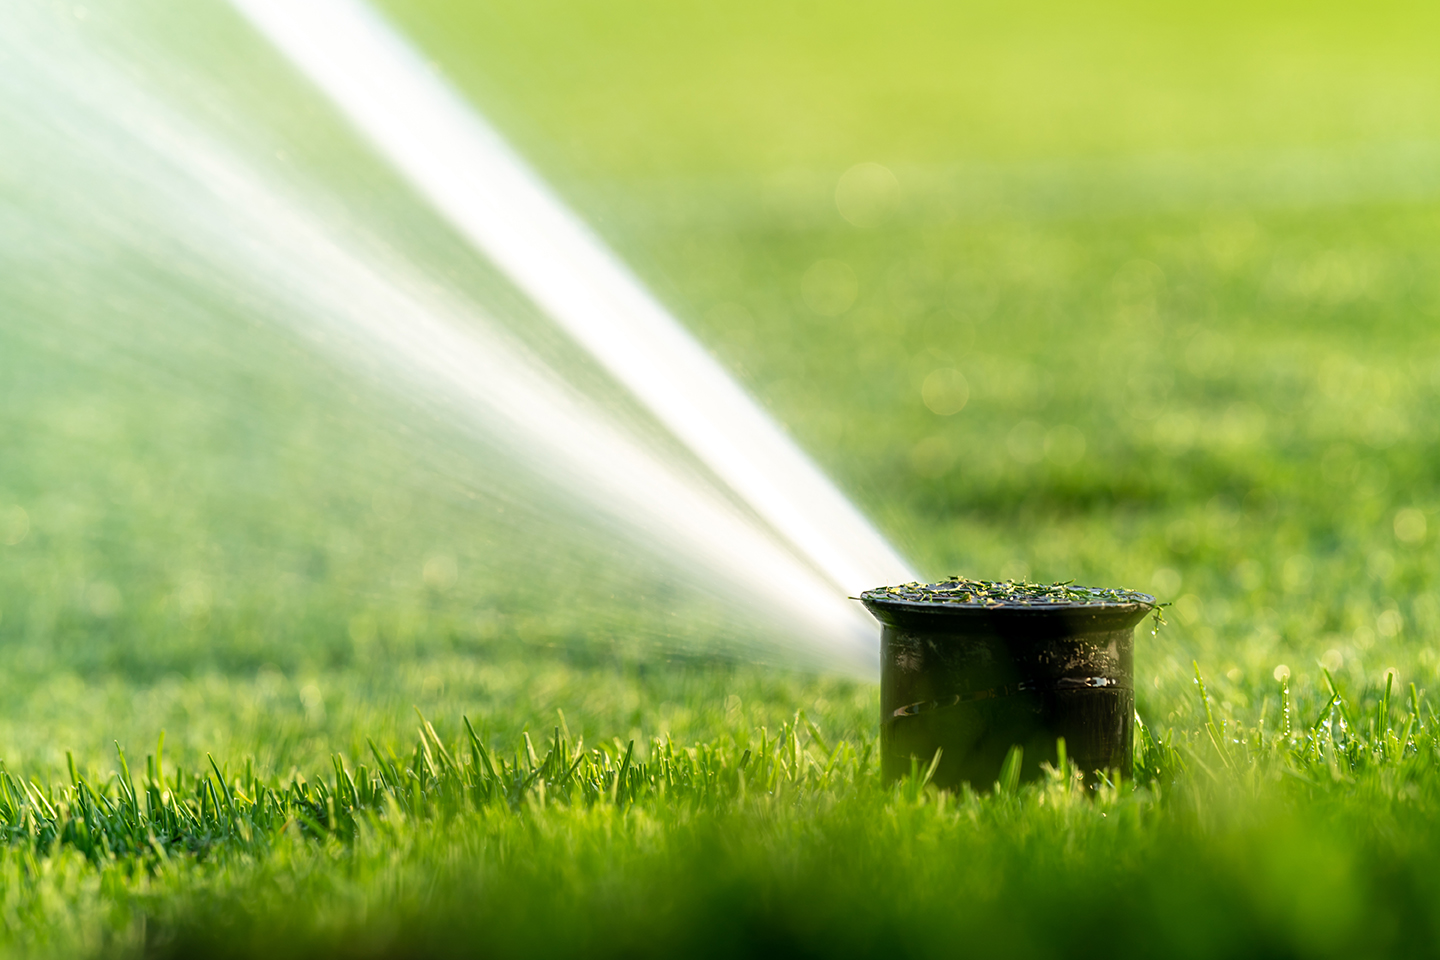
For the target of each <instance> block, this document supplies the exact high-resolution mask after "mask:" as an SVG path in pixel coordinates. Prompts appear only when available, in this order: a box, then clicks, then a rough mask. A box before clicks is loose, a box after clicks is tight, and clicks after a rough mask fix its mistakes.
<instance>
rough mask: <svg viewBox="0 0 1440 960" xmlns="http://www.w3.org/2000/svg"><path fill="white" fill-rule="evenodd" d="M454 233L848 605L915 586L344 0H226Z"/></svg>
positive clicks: (482, 131)
mask: <svg viewBox="0 0 1440 960" xmlns="http://www.w3.org/2000/svg"><path fill="white" fill-rule="evenodd" d="M231 2H232V3H234V5H235V6H236V7H237V8H238V9H240V10H241V11H242V12H244V13H245V15H246V16H248V17H249V18H250V20H251V22H252V23H254V24H255V25H256V26H257V27H258V28H259V29H260V30H262V31H263V32H264V33H265V34H266V35H267V36H268V37H269V38H270V39H271V40H272V41H273V42H274V43H275V45H276V46H277V47H279V48H280V49H281V50H283V51H284V52H285V53H286V55H288V56H289V57H290V59H291V60H292V61H293V62H294V63H295V65H296V66H297V67H299V68H300V69H301V70H302V71H304V73H305V74H306V75H307V76H308V77H309V78H310V79H311V80H313V81H314V82H315V83H316V85H318V86H319V87H320V88H321V89H323V90H324V91H325V92H326V94H328V95H329V96H330V98H331V99H332V100H333V101H334V102H335V103H336V105H338V106H339V107H340V108H341V110H343V111H344V112H345V115H346V116H347V117H348V118H349V119H350V120H351V122H353V123H354V124H355V126H356V127H357V128H358V129H359V130H361V131H362V132H363V133H364V134H365V136H366V137H367V138H368V139H369V140H370V142H371V143H372V144H373V145H374V146H375V148H376V149H377V150H378V151H379V152H380V153H381V154H383V155H384V156H385V157H386V158H388V159H389V160H390V162H392V163H393V164H394V165H395V167H396V168H397V169H399V170H400V171H401V172H402V173H403V174H404V175H405V176H406V177H407V178H408V179H409V180H410V182H411V183H412V184H413V185H414V186H415V187H416V188H417V189H418V190H419V191H420V193H421V194H423V195H424V196H425V197H427V198H428V199H429V200H430V202H431V203H432V204H433V205H434V206H435V208H436V210H437V211H439V212H440V213H441V214H442V215H443V216H444V217H445V218H446V219H447V220H449V221H450V222H451V223H452V224H453V225H454V226H455V227H456V229H457V230H459V231H460V233H462V234H463V235H464V236H465V237H466V238H467V239H469V240H470V242H471V243H473V244H474V245H475V246H476V248H477V249H479V250H480V251H481V252H483V253H484V254H485V255H486V256H487V257H488V258H490V260H492V261H493V262H494V263H495V264H497V265H498V266H499V267H500V268H501V269H502V270H503V271H505V273H506V274H507V275H508V276H509V277H510V278H511V279H512V280H513V281H514V282H515V284H516V285H517V286H518V287H520V289H522V290H524V291H525V293H526V294H528V295H529V296H530V297H531V298H532V299H533V300H534V301H535V302H536V303H537V304H538V305H539V306H540V307H541V308H542V309H543V310H545V312H546V313H547V314H549V315H550V316H551V317H552V318H554V320H555V321H556V322H557V323H559V324H560V325H561V326H562V327H563V328H564V329H565V330H566V331H567V332H569V333H570V335H571V336H573V337H574V338H575V339H576V340H577V341H578V342H579V343H580V344H582V345H583V346H584V347H585V349H586V350H588V351H589V352H590V353H591V354H592V355H593V356H594V357H595V358H596V359H597V360H598V361H599V362H600V363H601V364H602V365H603V366H604V367H605V369H607V370H608V371H610V373H611V374H613V375H614V376H615V377H616V378H617V379H618V380H620V381H621V382H622V383H623V384H625V386H626V387H627V388H628V389H629V390H630V391H632V392H633V393H634V395H635V396H636V397H637V398H638V399H639V400H640V401H641V402H642V403H644V404H645V406H646V407H647V408H648V409H649V410H650V411H651V412H652V413H653V414H654V415H655V416H656V417H657V418H659V420H660V421H661V422H662V423H664V424H665V425H666V426H667V427H668V428H669V429H670V430H671V431H673V432H674V434H675V435H676V436H677V437H679V438H680V440H682V441H683V442H684V443H685V444H686V446H688V447H689V448H690V449H691V450H693V451H694V452H695V454H696V455H697V456H699V457H700V459H701V460H702V461H704V463H705V464H706V465H707V466H709V467H710V468H711V469H712V470H714V471H715V473H716V474H717V475H718V476H719V477H720V478H721V479H723V480H724V481H725V482H726V483H728V484H729V485H730V486H731V487H732V488H733V489H734V490H735V491H736V492H737V493H738V494H739V495H740V496H741V497H742V498H743V499H744V500H745V502H746V503H748V504H749V505H750V506H751V507H752V508H754V509H755V511H756V512H757V513H759V514H760V516H761V517H763V518H764V519H765V520H766V521H767V522H768V523H769V524H770V525H771V526H773V527H774V528H775V529H776V530H777V531H779V532H780V533H781V534H782V535H783V536H784V537H785V538H786V539H788V540H789V541H790V542H791V543H792V544H793V545H794V547H795V548H796V549H797V550H799V551H800V553H801V555H802V556H804V557H805V558H806V559H808V560H809V561H810V562H812V563H813V564H814V565H815V566H817V567H818V568H819V569H820V570H821V571H822V572H823V573H824V574H825V575H826V576H827V577H829V579H830V580H831V581H832V582H833V583H834V584H835V585H836V586H837V587H838V588H839V589H840V590H841V591H843V592H847V593H859V592H860V591H861V590H865V589H867V588H869V587H873V586H876V585H878V584H882V583H897V582H902V581H905V580H911V579H914V577H913V575H912V574H911V573H910V570H909V568H908V567H907V566H906V564H905V562H904V561H903V560H901V559H900V557H899V555H897V554H896V553H895V551H894V550H893V549H891V547H890V545H889V544H887V543H886V542H885V540H884V538H882V537H881V536H880V535H879V534H878V533H877V532H876V531H875V529H874V528H873V527H872V526H871V525H870V524H869V523H868V522H867V521H866V520H865V518H864V517H862V516H861V515H860V514H859V512H858V511H857V510H856V509H855V508H854V506H853V505H852V504H851V503H850V502H849V501H848V500H846V499H845V497H844V496H843V495H842V494H840V492H839V491H838V490H836V489H835V487H834V486H833V485H832V484H831V483H830V481H829V480H828V479H827V478H826V477H825V476H824V475H823V474H822V473H820V471H819V470H817V469H816V468H815V466H814V465H813V464H812V463H811V462H810V460H809V459H808V458H807V457H806V456H805V455H804V454H803V453H802V452H801V451H800V450H799V449H798V448H797V447H796V446H795V444H794V443H793V442H792V441H791V440H790V439H789V438H788V437H786V436H785V435H784V434H783V433H782V432H781V430H780V429H779V428H778V427H777V426H776V424H775V423H774V421H773V420H771V419H770V417H768V416H767V415H766V414H765V413H764V411H762V410H761V409H760V408H759V407H758V406H757V405H756V404H755V403H754V401H753V400H751V399H750V397H748V396H746V394H745V392H744V391H743V390H741V389H740V388H739V387H738V386H737V385H736V384H735V382H734V380H732V379H731V378H730V377H729V376H728V375H727V374H726V373H725V371H724V370H722V369H721V368H720V367H719V365H717V364H716V363H715V361H714V360H712V359H711V358H710V356H709V355H708V354H707V353H706V352H705V350H704V349H703V348H702V347H701V346H700V345H699V344H698V343H696V342H695V340H694V339H693V338H692V337H690V336H689V335H688V334H687V333H686V331H685V330H684V328H683V327H681V326H680V324H679V323H678V322H677V321H676V320H675V318H674V317H672V316H671V315H670V314H669V313H668V312H667V311H666V310H665V308H664V307H663V306H661V304H660V303H659V302H658V301H656V299H655V298H654V297H653V296H652V295H651V294H650V292H649V291H648V290H646V289H645V287H644V286H643V285H642V284H641V283H640V282H639V280H637V279H636V278H635V276H634V275H633V274H632V273H631V272H630V271H629V270H628V269H626V267H625V265H624V264H623V263H621V262H620V260H619V259H618V258H617V257H616V256H615V255H614V254H613V253H611V252H610V251H609V250H608V249H606V247H605V246H604V244H603V243H602V242H601V241H600V240H599V239H598V238H597V237H596V236H595V235H594V234H593V233H592V232H591V231H590V230H589V229H587V228H586V226H585V225H584V224H583V223H582V222H581V221H580V220H579V219H578V218H577V217H576V216H575V215H574V214H573V213H572V212H571V211H570V210H569V209H567V208H566V207H565V205H564V204H563V203H562V202H561V201H560V200H559V198H558V197H556V196H555V194H554V193H553V192H552V191H551V190H550V189H549V188H548V187H546V185H545V184H544V183H543V182H542V181H541V180H540V179H539V178H538V177H537V176H536V175H535V173H534V172H533V171H532V170H531V169H530V168H529V167H528V166H526V164H525V163H524V161H523V160H521V159H520V157H519V156H517V155H516V154H515V153H514V152H513V151H512V150H510V149H509V147H508V146H507V145H506V144H505V142H504V141H503V140H502V139H501V138H500V136H499V135H498V134H497V133H496V132H495V130H493V129H492V128H491V127H490V126H488V125H487V124H486V123H485V122H484V120H483V119H482V118H481V117H480V116H479V115H478V114H477V113H476V112H475V111H474V110H473V109H471V108H470V106H469V105H468V104H467V103H466V102H465V101H464V100H463V99H462V98H461V97H460V96H459V95H458V94H457V93H456V92H455V91H454V90H452V89H451V88H450V87H448V86H447V85H446V84H445V83H444V81H443V80H441V79H440V78H439V77H438V76H437V75H436V74H435V73H434V71H433V70H431V69H430V68H428V67H427V66H426V64H425V62H424V61H423V60H422V59H421V58H420V57H419V56H418V55H417V54H416V53H415V52H414V51H413V50H411V49H410V48H409V47H408V46H407V45H406V44H405V43H404V41H403V40H401V39H400V37H399V36H398V35H397V34H396V33H395V32H394V31H393V30H391V29H390V28H389V27H388V26H387V25H386V24H385V23H384V22H383V21H382V20H381V19H380V18H379V17H378V16H377V15H375V14H374V13H373V12H372V11H370V10H369V9H368V8H367V7H365V6H363V5H362V4H360V3H358V2H355V0H231Z"/></svg>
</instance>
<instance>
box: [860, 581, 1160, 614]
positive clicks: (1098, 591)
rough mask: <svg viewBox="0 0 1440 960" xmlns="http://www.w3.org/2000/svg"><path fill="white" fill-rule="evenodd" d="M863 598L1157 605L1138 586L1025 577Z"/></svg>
mask: <svg viewBox="0 0 1440 960" xmlns="http://www.w3.org/2000/svg"><path fill="white" fill-rule="evenodd" d="M860 599H862V600H902V601H904V602H906V603H942V604H946V605H957V606H975V607H1037V606H1057V605H1062V604H1063V605H1065V606H1076V605H1081V606H1091V605H1101V604H1104V605H1113V604H1135V603H1139V604H1145V605H1146V606H1150V605H1153V604H1154V603H1155V598H1154V597H1152V596H1150V595H1149V594H1148V593H1141V592H1139V591H1138V590H1124V589H1118V588H1112V587H1078V586H1075V585H1074V584H1073V583H1069V582H1064V583H1027V582H1025V581H1023V580H971V579H969V578H967V577H950V578H949V579H948V580H941V581H939V582H937V583H902V584H900V585H899V586H896V587H877V588H875V589H874V590H866V591H865V592H864V593H862V594H861V595H860Z"/></svg>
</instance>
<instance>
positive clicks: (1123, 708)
mask: <svg viewBox="0 0 1440 960" xmlns="http://www.w3.org/2000/svg"><path fill="white" fill-rule="evenodd" d="M860 599H861V601H862V602H864V604H865V606H866V608H868V609H869V611H870V612H871V614H873V615H874V616H875V618H876V619H877V620H879V621H880V623H881V624H882V626H883V631H882V634H881V641H880V750H881V772H882V775H883V776H884V777H885V779H886V780H896V779H899V778H900V777H903V776H904V775H905V774H907V773H908V772H909V771H910V769H911V765H912V759H911V758H912V757H913V758H914V759H915V760H916V761H918V762H919V763H920V764H921V765H922V766H925V765H927V764H929V763H930V762H931V761H932V760H933V759H934V758H935V755H936V752H937V751H939V754H940V756H939V760H938V762H937V763H936V765H935V769H934V772H933V776H932V780H931V782H933V783H935V784H936V785H937V786H941V787H954V786H958V785H960V784H961V783H969V784H970V785H971V786H972V787H974V788H976V789H984V788H987V787H989V786H990V785H991V784H992V783H994V782H995V781H996V779H997V778H998V777H999V775H1000V772H1001V768H1002V766H1003V765H1004V763H1005V759H1006V757H1007V755H1009V753H1010V751H1011V749H1012V748H1013V747H1019V748H1020V751H1021V752H1020V760H1021V767H1020V771H1019V774H1020V778H1021V779H1029V778H1033V777H1035V776H1038V775H1039V773H1040V769H1041V764H1042V763H1045V762H1050V763H1054V762H1056V760H1057V759H1058V751H1057V741H1058V740H1060V739H1063V740H1064V742H1065V750H1066V755H1067V758H1068V760H1069V761H1070V762H1071V763H1072V764H1073V765H1074V766H1075V767H1076V768H1077V769H1079V770H1082V771H1084V772H1085V773H1086V774H1087V775H1089V774H1093V773H1094V772H1096V771H1110V770H1118V771H1119V775H1120V776H1122V777H1128V776H1129V775H1130V757H1131V744H1132V720H1133V717H1134V713H1135V693H1134V628H1135V625H1136V624H1138V623H1139V622H1140V621H1141V620H1142V619H1143V618H1144V617H1145V615H1146V614H1147V613H1149V612H1151V611H1152V610H1154V609H1155V598H1154V597H1152V596H1150V595H1149V594H1144V593H1138V592H1136V591H1132V590H1111V589H1097V588H1093V587H1076V586H1071V585H1069V584H1051V585H1042V584H1028V583H1017V582H1015V581H1004V582H996V581H985V580H967V579H964V578H960V577H952V578H951V579H949V580H945V581H941V582H939V583H932V584H920V583H908V584H904V585H901V586H896V587H878V588H876V589H873V590H866V591H865V592H864V593H862V594H861V595H860Z"/></svg>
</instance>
